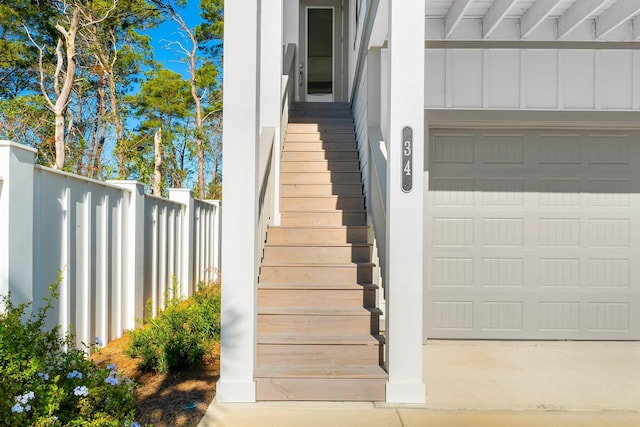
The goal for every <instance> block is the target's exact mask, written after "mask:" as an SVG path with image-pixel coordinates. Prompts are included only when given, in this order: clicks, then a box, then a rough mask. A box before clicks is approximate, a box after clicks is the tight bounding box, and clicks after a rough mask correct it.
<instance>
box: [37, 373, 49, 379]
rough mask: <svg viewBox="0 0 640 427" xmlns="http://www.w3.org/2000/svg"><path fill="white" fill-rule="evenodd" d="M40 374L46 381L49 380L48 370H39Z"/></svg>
mask: <svg viewBox="0 0 640 427" xmlns="http://www.w3.org/2000/svg"><path fill="white" fill-rule="evenodd" d="M38 376H39V377H40V378H42V379H44V380H45V381H49V374H47V373H46V372H38Z"/></svg>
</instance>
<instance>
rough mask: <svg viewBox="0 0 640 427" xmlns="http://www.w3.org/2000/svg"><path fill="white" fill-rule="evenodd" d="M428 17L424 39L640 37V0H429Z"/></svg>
mask: <svg viewBox="0 0 640 427" xmlns="http://www.w3.org/2000/svg"><path fill="white" fill-rule="evenodd" d="M405 1H406V0H405ZM425 17H426V34H425V39H426V40H535V41H638V40H640V0H425Z"/></svg>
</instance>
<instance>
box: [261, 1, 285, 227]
mask: <svg viewBox="0 0 640 427" xmlns="http://www.w3.org/2000/svg"><path fill="white" fill-rule="evenodd" d="M260 9H261V13H260V15H261V17H260V19H261V24H260V25H261V28H262V30H261V35H260V54H261V56H260V126H261V127H272V128H275V132H276V135H275V139H274V143H273V149H274V151H275V153H274V154H275V156H274V159H275V161H276V162H275V164H274V165H273V167H274V177H275V183H274V185H275V186H274V189H275V191H274V203H273V216H272V224H275V225H280V150H281V147H280V133H281V132H284V131H285V129H280V113H281V110H282V55H283V50H282V0H262V1H261V6H260Z"/></svg>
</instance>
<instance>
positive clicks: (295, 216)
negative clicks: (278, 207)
mask: <svg viewBox="0 0 640 427" xmlns="http://www.w3.org/2000/svg"><path fill="white" fill-rule="evenodd" d="M281 215H282V225H283V226H285V227H318V226H340V225H366V224H367V218H366V215H365V213H364V212H308V213H307V212H283V213H282V214H281Z"/></svg>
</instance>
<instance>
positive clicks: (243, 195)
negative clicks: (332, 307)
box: [217, 0, 260, 402]
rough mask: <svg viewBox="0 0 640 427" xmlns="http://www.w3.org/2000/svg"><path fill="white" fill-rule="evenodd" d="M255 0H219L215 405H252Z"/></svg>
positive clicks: (257, 22)
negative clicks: (219, 160)
mask: <svg viewBox="0 0 640 427" xmlns="http://www.w3.org/2000/svg"><path fill="white" fill-rule="evenodd" d="M259 16H260V1H259V0H244V1H238V0H226V1H225V2H224V24H225V29H224V31H225V35H224V81H223V85H224V99H223V105H224V110H223V114H224V129H223V141H224V153H223V163H222V165H223V166H222V176H223V181H224V186H223V189H222V194H223V196H222V199H223V200H224V210H223V212H222V215H223V219H222V319H221V320H222V332H221V349H220V353H221V354H220V357H221V358H220V381H218V385H217V400H218V401H219V402H254V401H255V399H256V387H255V382H254V380H253V371H254V366H255V351H256V350H255V342H256V311H257V310H256V287H257V280H258V270H257V268H256V267H255V264H256V263H255V260H254V257H255V253H256V243H257V242H256V231H257V225H258V194H259V193H258V180H257V169H258V164H259V163H258V149H257V148H258V140H259V130H260V129H259V106H260V99H259V93H260V80H259V74H258V70H259V69H260V62H259V61H260V58H259V34H260V20H259Z"/></svg>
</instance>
